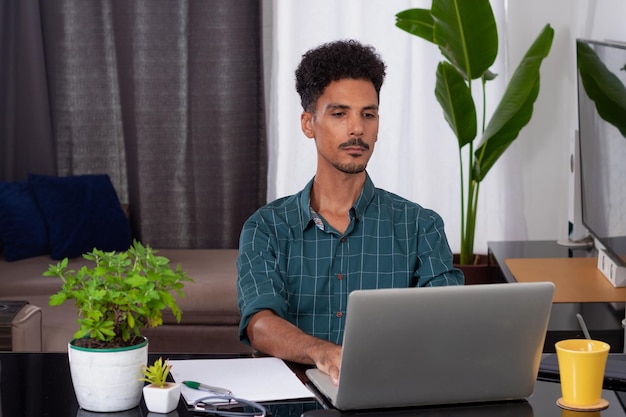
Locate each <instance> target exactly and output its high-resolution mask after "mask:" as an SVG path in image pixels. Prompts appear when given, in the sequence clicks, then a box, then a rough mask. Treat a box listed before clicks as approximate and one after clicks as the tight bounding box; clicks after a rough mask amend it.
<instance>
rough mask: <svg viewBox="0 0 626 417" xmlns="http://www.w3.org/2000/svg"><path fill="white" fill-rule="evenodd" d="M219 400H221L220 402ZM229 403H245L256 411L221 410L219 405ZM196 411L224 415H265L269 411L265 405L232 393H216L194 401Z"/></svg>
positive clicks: (227, 416)
mask: <svg viewBox="0 0 626 417" xmlns="http://www.w3.org/2000/svg"><path fill="white" fill-rule="evenodd" d="M218 401H219V402H218ZM224 402H226V403H227V404H238V405H245V406H248V407H251V408H253V409H254V411H227V410H220V409H219V408H218V407H219V406H223V405H224ZM193 408H194V411H195V412H203V413H209V414H214V415H216V416H223V417H265V416H266V414H267V411H266V409H265V407H263V406H262V405H261V404H259V403H256V402H254V401H248V400H244V399H241V398H237V397H233V396H230V395H214V396H209V397H202V398H199V399H197V400H196V401H195V402H194V403H193Z"/></svg>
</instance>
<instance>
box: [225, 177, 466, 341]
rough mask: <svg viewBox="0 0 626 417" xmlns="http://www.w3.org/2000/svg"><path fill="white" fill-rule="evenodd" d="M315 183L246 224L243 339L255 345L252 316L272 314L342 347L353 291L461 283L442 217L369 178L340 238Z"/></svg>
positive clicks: (241, 296)
mask: <svg viewBox="0 0 626 417" xmlns="http://www.w3.org/2000/svg"><path fill="white" fill-rule="evenodd" d="M312 185H313V180H311V182H309V184H308V185H307V186H306V187H305V188H304V189H303V190H302V191H300V192H299V193H297V194H295V195H292V196H289V197H284V198H281V199H278V200H276V201H274V202H272V203H270V204H267V205H266V206H264V207H262V208H260V209H259V210H258V211H257V212H256V213H254V214H253V215H252V216H251V217H250V218H249V219H248V220H247V221H246V223H245V225H244V227H243V230H242V232H241V239H240V247H239V258H238V259H237V269H238V271H239V277H238V283H237V286H238V302H239V309H240V311H241V316H242V318H241V323H240V327H239V336H240V338H241V340H242V341H244V342H246V343H249V340H248V337H247V335H246V327H247V325H248V322H249V321H250V318H251V317H252V315H253V314H254V313H256V312H258V311H260V310H264V309H270V310H273V311H274V312H275V313H276V314H277V315H278V316H280V317H282V318H284V319H286V320H288V321H289V322H291V323H293V324H294V325H296V326H297V327H298V328H300V329H302V330H303V331H305V332H307V333H309V334H311V335H313V336H316V337H319V338H322V339H326V340H330V341H332V342H334V343H338V344H340V343H341V342H342V340H343V329H344V323H345V318H346V317H345V313H346V304H347V300H348V294H349V293H350V292H351V291H353V290H356V289H371V288H392V287H395V288H406V287H412V286H416V285H417V286H437V285H459V284H462V283H463V274H462V273H461V271H459V270H458V269H455V268H454V267H453V266H452V253H451V251H450V247H449V246H448V241H447V239H446V236H445V233H444V226H443V221H442V219H441V217H440V216H439V215H438V214H437V213H435V212H433V211H431V210H428V209H425V208H423V207H421V206H419V205H418V204H415V203H412V202H410V201H408V200H406V199H404V198H401V197H399V196H397V195H395V194H392V193H389V192H387V191H384V190H381V189H377V188H375V187H374V184H373V183H372V181H371V179H370V177H369V175H368V176H367V179H366V181H365V185H364V187H363V191H362V192H361V195H360V196H359V198H358V199H357V201H356V203H355V204H354V206H353V207H352V208H351V209H350V224H349V226H348V228H347V230H346V232H345V233H344V234H343V235H342V234H341V233H339V232H337V231H336V230H335V229H333V228H332V227H330V226H329V225H328V224H327V223H326V221H324V220H323V219H322V218H321V217H320V216H318V215H317V214H316V213H315V212H313V210H312V209H311V208H310V193H311V187H312Z"/></svg>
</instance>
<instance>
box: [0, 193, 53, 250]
mask: <svg viewBox="0 0 626 417" xmlns="http://www.w3.org/2000/svg"><path fill="white" fill-rule="evenodd" d="M0 240H1V241H2V247H3V254H4V258H5V259H6V260H7V261H17V260H19V259H24V258H30V257H32V256H39V255H45V254H47V253H49V252H50V247H49V246H48V232H47V230H46V224H45V223H44V219H43V217H42V215H41V212H40V211H39V207H37V203H36V202H35V199H34V197H33V195H32V194H31V192H30V189H29V187H28V183H27V182H26V181H15V182H4V181H3V182H0Z"/></svg>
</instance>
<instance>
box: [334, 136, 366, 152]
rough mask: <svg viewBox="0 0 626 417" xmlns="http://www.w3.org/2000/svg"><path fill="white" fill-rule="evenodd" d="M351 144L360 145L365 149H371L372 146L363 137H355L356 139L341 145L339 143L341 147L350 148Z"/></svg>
mask: <svg viewBox="0 0 626 417" xmlns="http://www.w3.org/2000/svg"><path fill="white" fill-rule="evenodd" d="M351 146H360V147H361V148H363V149H365V150H369V148H370V145H368V144H367V143H365V142H363V141H362V140H361V138H354V139H350V140H349V141H347V142H344V143H342V144H341V145H339V149H344V148H349V147H351Z"/></svg>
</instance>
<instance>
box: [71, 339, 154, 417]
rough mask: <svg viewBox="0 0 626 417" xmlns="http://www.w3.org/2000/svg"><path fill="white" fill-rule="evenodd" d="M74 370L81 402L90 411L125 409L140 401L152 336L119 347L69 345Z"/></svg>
mask: <svg viewBox="0 0 626 417" xmlns="http://www.w3.org/2000/svg"><path fill="white" fill-rule="evenodd" d="M68 355H69V363H70V373H71V375H72V384H73V385H74V392H75V394H76V399H77V400H78V405H80V407H81V408H84V409H85V410H89V411H97V412H115V411H124V410H129V409H131V408H134V407H136V406H137V405H139V402H140V401H141V392H142V388H143V382H141V381H140V380H139V379H140V378H141V375H142V368H143V367H144V366H145V365H146V363H147V361H148V340H147V339H146V338H143V341H142V342H141V343H140V344H137V345H134V346H130V347H124V348H115V349H90V348H83V347H77V346H75V345H74V344H73V341H72V342H70V343H69V345H68Z"/></svg>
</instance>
